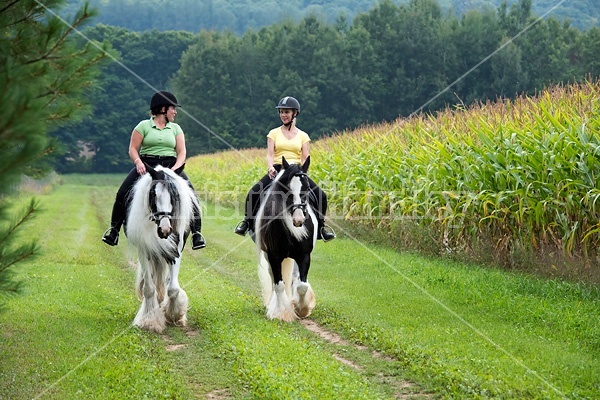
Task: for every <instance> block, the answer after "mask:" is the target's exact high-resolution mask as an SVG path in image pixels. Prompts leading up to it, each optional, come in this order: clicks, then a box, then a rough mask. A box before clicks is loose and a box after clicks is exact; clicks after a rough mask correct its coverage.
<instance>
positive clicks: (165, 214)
mask: <svg viewBox="0 0 600 400" xmlns="http://www.w3.org/2000/svg"><path fill="white" fill-rule="evenodd" d="M159 182H160V183H162V184H163V185H164V186H165V189H166V190H167V191H168V192H169V196H170V197H171V204H172V205H173V206H174V205H175V204H177V202H178V201H179V194H178V193H177V191H175V190H170V187H171V185H172V182H170V181H168V180H161V181H155V183H154V184H153V185H152V188H151V189H150V193H149V203H150V211H151V214H150V217H149V219H150V221H152V222H154V223H155V224H156V225H157V226H158V225H159V224H160V221H161V220H162V219H163V218H168V219H169V220H170V219H171V218H173V212H172V211H158V209H157V208H156V185H157V184H158V183H159ZM173 209H175V207H173Z"/></svg>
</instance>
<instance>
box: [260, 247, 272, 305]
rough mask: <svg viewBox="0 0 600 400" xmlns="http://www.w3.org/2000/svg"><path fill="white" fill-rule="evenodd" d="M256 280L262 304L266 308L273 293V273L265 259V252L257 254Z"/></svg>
mask: <svg viewBox="0 0 600 400" xmlns="http://www.w3.org/2000/svg"><path fill="white" fill-rule="evenodd" d="M258 279H259V281H260V284H261V287H262V296H263V302H264V305H265V306H267V304H269V300H270V299H271V294H272V293H273V273H272V272H271V266H270V265H269V262H268V261H267V259H266V258H265V252H264V251H260V250H259V254H258Z"/></svg>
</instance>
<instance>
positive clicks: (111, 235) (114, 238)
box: [102, 200, 125, 246]
mask: <svg viewBox="0 0 600 400" xmlns="http://www.w3.org/2000/svg"><path fill="white" fill-rule="evenodd" d="M124 219H125V206H124V205H123V203H121V202H120V201H118V200H115V203H114V204H113V209H112V216H111V218H110V228H108V229H107V230H106V231H105V232H104V236H102V241H103V242H104V243H106V244H107V245H109V246H116V245H117V244H119V231H120V230H121V225H123V220H124Z"/></svg>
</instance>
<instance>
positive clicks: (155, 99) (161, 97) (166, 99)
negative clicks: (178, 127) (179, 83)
mask: <svg viewBox="0 0 600 400" xmlns="http://www.w3.org/2000/svg"><path fill="white" fill-rule="evenodd" d="M169 106H175V107H179V104H178V103H177V97H175V95H174V94H173V93H171V92H167V91H166V90H161V91H159V92H156V93H154V95H153V96H152V98H151V99H150V111H152V114H154V115H157V114H159V113H160V109H161V108H162V107H169Z"/></svg>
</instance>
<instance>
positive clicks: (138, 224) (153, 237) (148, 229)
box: [127, 166, 199, 263]
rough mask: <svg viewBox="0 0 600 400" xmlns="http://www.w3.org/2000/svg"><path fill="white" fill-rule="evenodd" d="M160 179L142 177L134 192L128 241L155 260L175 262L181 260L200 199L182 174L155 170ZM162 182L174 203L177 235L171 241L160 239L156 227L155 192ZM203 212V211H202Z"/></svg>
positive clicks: (128, 224) (129, 211)
mask: <svg viewBox="0 0 600 400" xmlns="http://www.w3.org/2000/svg"><path fill="white" fill-rule="evenodd" d="M155 169H156V171H157V172H158V176H159V179H158V180H156V179H155V180H153V179H152V177H151V176H150V174H145V175H144V176H142V177H140V178H139V179H138V181H137V182H136V184H135V185H134V186H133V188H132V190H131V195H130V196H131V201H130V204H129V209H128V217H127V238H128V240H129V241H130V242H131V243H132V244H133V245H134V246H136V247H137V248H138V251H139V252H140V253H141V254H142V253H143V255H144V256H146V257H148V258H150V259H151V260H153V261H159V260H161V259H162V260H166V261H167V262H169V263H173V262H175V259H176V258H177V257H179V255H180V254H179V248H178V245H179V242H180V241H181V240H183V238H184V235H185V232H186V230H188V229H189V226H190V221H191V219H192V218H193V210H194V206H198V203H197V201H198V200H197V198H196V196H195V194H194V192H193V190H192V189H191V188H190V186H189V185H188V184H187V182H186V181H185V180H184V179H183V178H181V177H180V176H179V175H177V174H175V173H174V172H173V171H172V170H170V169H168V168H163V167H161V166H158V167H156V168H155ZM159 182H160V183H162V184H163V185H164V186H165V188H166V189H167V191H168V193H169V195H170V196H171V198H172V199H175V201H172V203H173V217H172V227H173V233H171V235H169V237H168V238H167V239H160V238H159V237H158V235H157V234H156V225H155V223H154V222H153V221H152V220H151V216H152V212H153V207H155V205H154V204H152V203H153V201H154V200H155V199H154V198H153V195H152V193H153V190H154V187H155V186H156V184H157V183H159ZM198 209H199V208H198ZM141 254H140V255H141Z"/></svg>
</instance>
